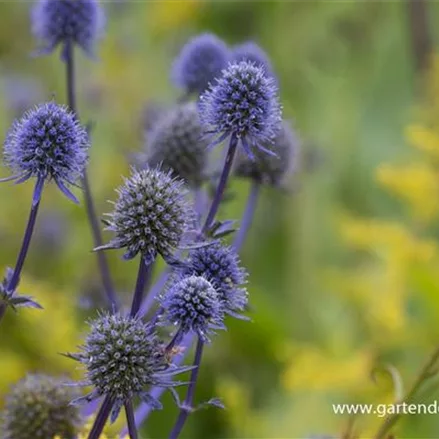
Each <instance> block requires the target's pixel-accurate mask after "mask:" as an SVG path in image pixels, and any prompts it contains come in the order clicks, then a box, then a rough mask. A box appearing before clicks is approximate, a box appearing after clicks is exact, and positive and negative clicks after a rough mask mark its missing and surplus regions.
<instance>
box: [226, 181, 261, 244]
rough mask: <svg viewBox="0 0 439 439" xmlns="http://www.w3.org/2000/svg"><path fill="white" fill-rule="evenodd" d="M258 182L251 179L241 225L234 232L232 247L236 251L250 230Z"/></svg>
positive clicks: (256, 198) (256, 201)
mask: <svg viewBox="0 0 439 439" xmlns="http://www.w3.org/2000/svg"><path fill="white" fill-rule="evenodd" d="M260 188H261V186H260V184H259V183H258V182H257V181H253V182H252V185H251V188H250V192H249V194H248V198H247V204H246V206H245V210H244V215H243V216H242V220H241V226H240V227H239V230H238V232H237V233H236V236H235V240H234V241H233V245H232V247H233V249H234V250H235V251H236V252H238V250H239V249H240V248H241V247H242V246H243V244H244V241H245V238H246V237H247V233H248V231H249V230H250V227H251V224H252V221H253V217H254V214H255V210H256V206H257V204H258V199H259V193H260Z"/></svg>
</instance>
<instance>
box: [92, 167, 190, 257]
mask: <svg viewBox="0 0 439 439" xmlns="http://www.w3.org/2000/svg"><path fill="white" fill-rule="evenodd" d="M117 192H118V194H119V197H118V199H117V201H116V202H115V203H114V210H113V212H111V213H110V214H108V220H107V221H106V223H107V230H110V231H112V232H114V233H115V235H116V236H115V237H114V238H113V239H112V240H111V241H110V242H109V243H108V244H107V245H104V246H102V247H99V248H97V249H96V250H103V249H118V248H125V249H126V252H125V254H124V258H125V259H131V258H134V257H135V256H136V255H137V254H139V253H140V254H141V255H142V257H143V258H144V260H145V263H147V264H149V263H151V262H152V261H153V260H154V259H155V258H156V256H157V255H158V254H160V255H161V256H162V257H163V258H164V259H165V260H168V261H169V260H171V259H172V253H173V252H174V250H175V249H176V248H177V247H179V245H180V244H183V242H184V239H185V233H186V232H188V231H190V230H191V229H193V225H194V218H195V216H194V213H193V210H192V208H191V207H190V205H189V204H188V203H187V201H186V198H185V197H186V192H187V191H186V189H185V186H184V183H183V181H182V180H179V179H176V178H173V177H172V175H171V173H170V172H163V171H161V170H160V169H159V168H147V169H143V170H140V171H136V170H133V172H132V175H131V176H130V177H129V178H127V179H125V182H124V184H123V185H122V186H121V187H120V188H119V189H118V190H117Z"/></svg>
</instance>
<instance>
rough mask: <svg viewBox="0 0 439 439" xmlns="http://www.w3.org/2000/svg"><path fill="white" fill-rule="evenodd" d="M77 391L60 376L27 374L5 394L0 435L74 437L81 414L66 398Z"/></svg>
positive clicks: (14, 437)
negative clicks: (1, 433)
mask: <svg viewBox="0 0 439 439" xmlns="http://www.w3.org/2000/svg"><path fill="white" fill-rule="evenodd" d="M78 394H79V392H78V390H77V389H75V388H72V387H67V386H65V381H63V380H62V379H59V378H53V377H50V376H46V375H38V374H30V375H27V376H26V377H25V378H23V379H22V380H21V381H19V382H18V383H17V384H15V385H14V386H13V387H12V389H11V391H10V392H9V394H8V395H7V396H6V400H5V406H4V411H3V413H2V424H3V425H2V426H1V427H2V428H0V430H1V431H2V432H3V435H2V438H3V439H49V438H53V437H55V436H59V437H62V438H63V439H64V438H65V439H73V438H75V437H76V436H77V433H78V429H79V428H80V427H81V417H80V413H79V410H78V408H77V407H74V406H72V405H70V401H71V400H72V399H73V398H76V397H77V396H78Z"/></svg>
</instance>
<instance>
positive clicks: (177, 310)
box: [159, 276, 224, 343]
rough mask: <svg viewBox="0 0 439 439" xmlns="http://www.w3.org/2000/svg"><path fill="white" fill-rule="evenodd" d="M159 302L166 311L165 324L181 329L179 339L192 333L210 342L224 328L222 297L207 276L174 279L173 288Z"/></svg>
mask: <svg viewBox="0 0 439 439" xmlns="http://www.w3.org/2000/svg"><path fill="white" fill-rule="evenodd" d="M159 300H160V303H161V306H162V308H163V310H164V311H165V322H167V323H171V324H173V325H176V326H178V327H179V329H178V334H179V336H180V339H179V340H181V337H183V336H184V335H185V334H186V333H188V332H190V331H193V332H195V333H196V334H197V335H198V336H199V337H200V338H201V339H202V340H203V341H204V342H208V341H209V337H208V336H209V334H211V333H212V332H213V330H215V329H222V328H224V324H223V316H224V312H223V309H222V308H223V307H222V303H221V302H220V297H219V294H218V292H217V291H216V290H215V288H214V287H213V286H212V284H211V283H210V282H209V281H208V280H207V279H205V278H204V277H201V276H188V277H181V278H180V279H178V280H177V281H176V280H175V279H173V281H172V285H171V287H170V288H169V289H168V290H167V291H166V293H165V294H164V296H163V297H161V298H160V299H159ZM178 342H179V341H178V340H177V343H178Z"/></svg>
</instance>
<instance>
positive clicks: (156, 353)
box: [68, 314, 187, 420]
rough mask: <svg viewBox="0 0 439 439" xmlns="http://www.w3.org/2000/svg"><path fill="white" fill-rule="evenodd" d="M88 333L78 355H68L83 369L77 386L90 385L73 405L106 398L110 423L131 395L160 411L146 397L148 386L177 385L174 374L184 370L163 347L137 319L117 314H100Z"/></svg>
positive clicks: (145, 325)
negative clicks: (110, 406) (110, 402)
mask: <svg viewBox="0 0 439 439" xmlns="http://www.w3.org/2000/svg"><path fill="white" fill-rule="evenodd" d="M90 326H91V330H90V332H89V334H88V335H87V337H86V340H85V343H84V345H83V346H82V350H81V352H80V353H79V354H68V356H70V358H72V359H74V360H76V361H79V362H80V363H82V365H83V366H84V367H85V369H86V380H85V381H84V382H81V383H78V386H89V385H90V386H93V390H92V392H91V393H89V394H88V395H86V396H84V397H82V398H78V399H77V400H76V401H74V403H75V404H76V403H83V402H88V401H92V400H94V399H96V398H98V397H100V396H104V395H105V396H109V397H110V398H111V399H112V400H113V402H114V409H113V412H112V420H115V419H116V417H117V415H118V413H119V410H120V408H121V406H122V404H123V403H124V401H128V400H130V399H131V398H133V397H134V396H138V397H140V399H141V400H143V401H145V402H146V403H148V404H151V405H152V406H153V407H154V408H160V403H159V402H158V401H156V400H154V398H153V397H152V396H151V395H149V393H148V388H149V387H150V386H158V387H164V388H169V387H172V386H175V385H178V384H179V383H178V382H173V381H172V380H171V378H172V376H173V375H176V374H178V373H181V372H184V371H185V370H187V368H178V367H175V366H173V365H172V364H170V362H169V361H170V358H169V355H168V354H167V352H166V349H165V346H164V345H163V344H162V343H161V342H160V341H159V339H158V337H157V336H156V335H155V334H154V333H153V332H152V331H151V328H150V326H149V325H147V324H145V323H143V322H142V321H141V320H140V319H137V318H135V317H131V316H122V315H119V314H103V315H101V316H99V317H98V318H97V319H95V320H94V321H92V322H91V324H90Z"/></svg>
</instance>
